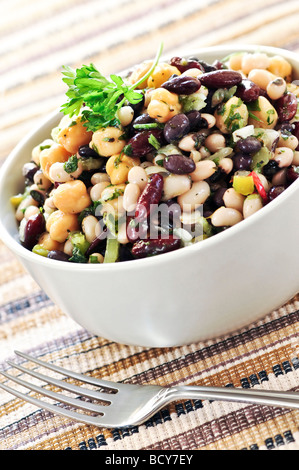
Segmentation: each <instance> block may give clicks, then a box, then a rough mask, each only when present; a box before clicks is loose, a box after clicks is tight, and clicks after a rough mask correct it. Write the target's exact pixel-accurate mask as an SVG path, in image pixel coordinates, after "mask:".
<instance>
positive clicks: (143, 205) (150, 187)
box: [135, 173, 164, 222]
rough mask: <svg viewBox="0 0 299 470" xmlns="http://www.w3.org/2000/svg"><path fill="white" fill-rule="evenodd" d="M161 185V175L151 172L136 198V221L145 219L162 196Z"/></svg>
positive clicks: (162, 183)
mask: <svg viewBox="0 0 299 470" xmlns="http://www.w3.org/2000/svg"><path fill="white" fill-rule="evenodd" d="M163 186H164V179H163V176H161V175H160V174H159V173H155V174H153V175H152V176H151V178H150V181H149V182H148V183H147V185H146V187H145V188H144V190H143V192H142V193H141V196H140V197H139V199H138V202H137V206H136V210H135V219H136V221H137V222H142V221H144V220H145V219H147V217H148V216H149V214H150V213H151V211H152V209H153V206H154V205H156V204H159V202H160V200H161V197H162V192H163Z"/></svg>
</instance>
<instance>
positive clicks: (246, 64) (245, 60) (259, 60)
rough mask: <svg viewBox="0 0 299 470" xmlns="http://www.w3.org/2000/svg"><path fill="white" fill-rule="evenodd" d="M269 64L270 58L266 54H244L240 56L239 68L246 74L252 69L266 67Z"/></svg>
mask: <svg viewBox="0 0 299 470" xmlns="http://www.w3.org/2000/svg"><path fill="white" fill-rule="evenodd" d="M269 65H270V59H269V57H268V56H267V55H266V54H263V53H255V54H249V53H248V54H244V55H243V56H242V62H241V69H242V72H244V73H245V74H246V75H248V74H249V72H250V71H251V70H253V69H267V68H268V67H269Z"/></svg>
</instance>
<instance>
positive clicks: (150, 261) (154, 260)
mask: <svg viewBox="0 0 299 470" xmlns="http://www.w3.org/2000/svg"><path fill="white" fill-rule="evenodd" d="M257 50H258V51H260V52H267V53H269V54H273V55H276V54H280V55H282V56H283V57H285V58H288V59H290V60H291V61H296V62H297V63H298V67H299V55H297V54H296V53H294V52H292V51H288V50H285V49H282V48H277V47H272V46H263V45H255V44H249V45H246V44H236V45H234V44H227V45H222V46H210V47H204V48H200V49H197V50H193V51H192V50H191V51H186V52H185V55H189V56H192V55H195V54H196V55H200V54H208V53H216V52H220V53H226V55H228V54H230V53H234V52H243V51H244V52H253V51H257ZM182 55H184V54H182ZM168 57H169V56H168ZM166 58H167V57H166V56H165V55H164V56H163V57H162V60H163V59H164V60H165V59H166ZM122 73H123V74H125V73H127V70H125V71H123V72H122ZM59 116H61V112H60V111H59V110H57V109H56V110H54V111H53V112H52V113H50V114H48V115H47V116H45V117H44V118H43V119H41V120H40V122H39V123H38V124H37V125H36V126H35V127H34V128H33V129H32V130H31V131H30V132H29V133H28V134H27V135H25V136H24V137H23V138H22V139H21V140H20V142H19V143H18V144H17V145H16V146H15V147H14V149H13V150H12V151H11V152H10V154H9V155H8V156H7V157H6V159H5V160H4V162H3V164H2V166H1V168H0V188H1V186H3V185H4V184H5V183H4V180H5V175H6V173H7V172H8V170H9V169H10V167H11V165H12V164H13V163H14V161H15V160H17V159H18V157H19V152H20V151H21V149H22V148H23V146H24V145H26V144H27V143H28V141H30V140H31V139H32V138H33V137H34V136H35V134H37V133H38V132H39V130H40V129H41V128H43V127H45V126H47V125H49V124H50V122H51V121H52V120H53V119H55V118H57V121H58V119H59ZM296 192H298V193H299V179H298V180H296V181H295V182H293V183H292V184H291V185H290V186H289V187H288V188H287V189H286V190H285V191H284V192H283V193H282V194H280V195H279V197H278V198H276V199H274V200H273V201H271V203H269V204H268V205H266V206H265V207H263V208H262V209H261V210H259V211H258V212H256V213H255V214H253V215H251V216H250V217H248V218H247V219H244V220H242V221H241V222H239V223H238V224H236V225H234V226H232V227H229V229H227V230H225V231H223V232H220V233H218V234H216V235H213V236H212V237H210V238H207V239H205V240H203V241H201V242H199V243H195V244H194V245H190V246H186V247H183V248H181V249H178V250H175V251H172V252H168V253H164V254H163V255H158V256H151V257H148V258H142V259H134V260H128V261H125V262H120V263H102V264H99V265H98V264H92V263H86V264H83V263H66V262H62V261H57V260H53V259H48V258H46V257H43V256H39V255H36V254H35V253H32V252H31V251H30V250H27V249H26V248H25V247H23V246H22V245H21V244H20V243H19V241H17V240H16V239H15V238H14V237H13V236H12V235H11V234H10V233H9V231H8V230H7V228H6V227H5V224H4V222H3V220H2V217H0V239H1V240H2V241H3V243H4V244H5V245H6V246H7V247H8V248H9V249H11V250H12V252H13V253H15V254H16V255H18V256H20V258H23V259H26V261H28V262H30V263H35V264H38V265H40V266H44V267H49V268H50V267H52V268H55V267H56V268H58V269H61V270H64V271H69V270H72V271H75V272H95V273H97V272H107V271H119V270H120V271H121V270H127V269H137V268H138V267H139V268H147V267H151V266H154V267H155V266H156V267H158V266H159V263H160V264H162V263H164V264H165V263H168V261H173V262H175V261H176V260H179V259H181V258H182V257H187V256H188V255H189V256H192V255H193V254H194V253H197V252H199V253H200V252H201V251H203V250H209V249H213V247H214V245H215V244H219V243H224V242H225V240H226V239H227V238H231V237H233V236H234V235H235V234H238V232H243V231H244V230H247V228H248V227H250V226H252V225H255V224H258V222H259V219H260V218H261V217H264V216H266V215H267V214H269V213H271V212H272V211H275V210H276V209H275V208H277V207H278V206H280V205H282V204H283V203H284V201H285V200H286V199H288V198H290V197H291V195H292V194H294V193H296ZM12 211H13V208H12ZM0 214H1V208H0Z"/></svg>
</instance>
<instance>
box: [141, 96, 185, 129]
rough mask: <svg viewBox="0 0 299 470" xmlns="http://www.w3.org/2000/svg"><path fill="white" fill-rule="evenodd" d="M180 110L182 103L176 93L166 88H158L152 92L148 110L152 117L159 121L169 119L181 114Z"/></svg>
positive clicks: (162, 121)
mask: <svg viewBox="0 0 299 470" xmlns="http://www.w3.org/2000/svg"><path fill="white" fill-rule="evenodd" d="M180 110H181V105H180V103H179V97H178V95H177V94H176V93H171V92H170V91H168V90H166V89H164V88H157V89H156V90H154V91H153V93H152V94H151V101H150V103H149V105H148V108H147V112H148V114H149V116H150V117H151V118H153V119H157V121H158V122H161V123H164V122H167V121H169V119H171V118H172V117H173V116H175V115H176V114H179V112H180Z"/></svg>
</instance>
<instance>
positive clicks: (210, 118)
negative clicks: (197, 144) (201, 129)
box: [201, 113, 216, 129]
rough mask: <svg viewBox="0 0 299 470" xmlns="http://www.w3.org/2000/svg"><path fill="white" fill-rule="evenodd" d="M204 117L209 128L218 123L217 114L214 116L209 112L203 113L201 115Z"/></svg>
mask: <svg viewBox="0 0 299 470" xmlns="http://www.w3.org/2000/svg"><path fill="white" fill-rule="evenodd" d="M201 117H202V119H205V120H206V121H207V123H208V129H211V128H212V127H214V126H215V124H216V118H215V116H213V114H207V113H203V114H202V115H201Z"/></svg>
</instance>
